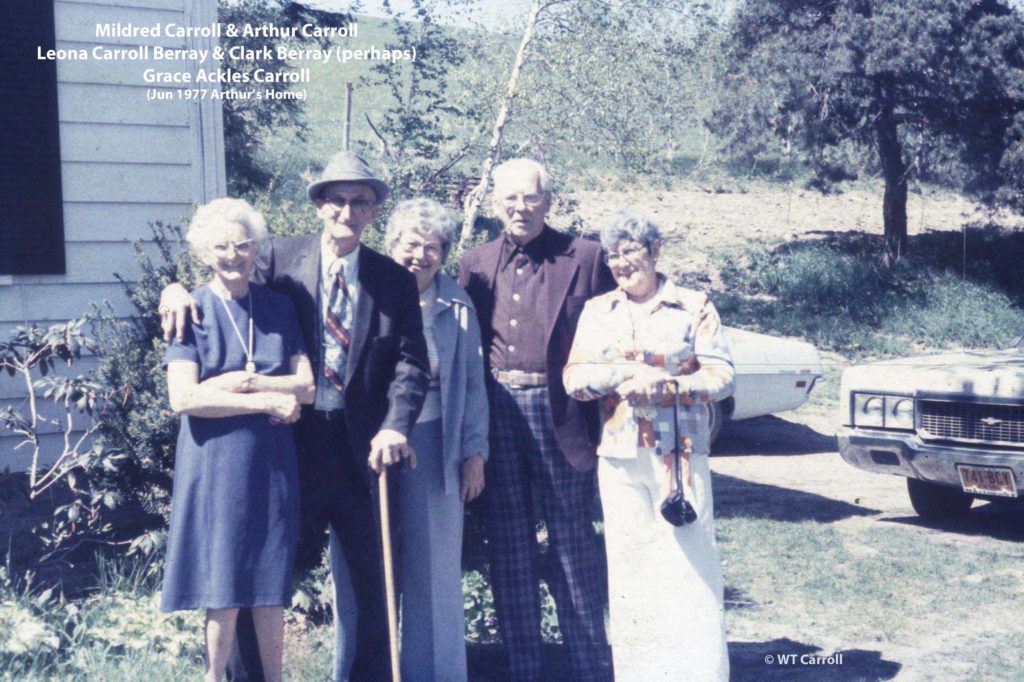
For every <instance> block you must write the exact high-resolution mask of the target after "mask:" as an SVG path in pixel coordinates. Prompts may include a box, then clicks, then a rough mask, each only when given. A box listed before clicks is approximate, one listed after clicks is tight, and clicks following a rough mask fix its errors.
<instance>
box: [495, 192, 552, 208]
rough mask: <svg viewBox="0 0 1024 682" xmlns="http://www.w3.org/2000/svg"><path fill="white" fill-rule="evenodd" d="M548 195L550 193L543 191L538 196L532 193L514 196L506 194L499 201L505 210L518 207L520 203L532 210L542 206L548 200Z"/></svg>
mask: <svg viewBox="0 0 1024 682" xmlns="http://www.w3.org/2000/svg"><path fill="white" fill-rule="evenodd" d="M549 194H550V193H549V192H548V191H547V190H544V191H543V192H540V193H539V194H537V193H532V192H531V193H530V194H523V193H522V192H516V193H514V194H506V195H505V196H503V197H501V198H500V199H499V201H500V202H501V205H502V206H503V207H504V208H505V209H506V210H507V209H510V208H515V207H516V206H518V205H519V202H520V201H522V202H523V206H525V207H526V208H529V209H531V210H532V209H535V208H538V207H540V206H541V205H543V203H544V201H545V200H546V199H547V198H548V195H549Z"/></svg>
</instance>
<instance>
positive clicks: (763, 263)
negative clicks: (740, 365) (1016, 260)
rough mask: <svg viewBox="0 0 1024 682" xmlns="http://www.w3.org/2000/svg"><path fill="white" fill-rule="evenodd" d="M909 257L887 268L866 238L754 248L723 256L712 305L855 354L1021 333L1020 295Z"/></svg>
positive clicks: (738, 318) (930, 259) (973, 342)
mask: <svg viewBox="0 0 1024 682" xmlns="http://www.w3.org/2000/svg"><path fill="white" fill-rule="evenodd" d="M912 253H914V254H915V255H912V256H911V257H908V258H904V259H902V260H901V261H899V262H898V263H896V265H895V266H893V267H892V268H889V269H886V268H883V267H882V266H880V265H879V264H878V257H877V254H878V248H877V245H875V244H874V243H873V241H872V240H871V239H869V238H861V237H858V238H849V237H844V236H842V235H841V236H840V237H839V238H836V239H832V240H828V241H815V242H796V243H790V244H786V245H783V246H780V247H777V248H774V249H773V248H771V247H770V246H768V245H766V244H755V245H754V246H752V247H751V248H750V249H749V250H748V252H747V253H745V254H743V256H742V257H740V258H738V259H734V260H729V261H724V259H721V257H720V260H723V262H722V263H721V269H720V272H721V276H722V281H723V283H724V284H725V291H724V292H721V293H720V294H718V295H717V296H716V304H717V305H718V307H719V309H720V312H721V314H722V317H723V318H724V319H725V320H726V322H727V323H731V324H739V325H741V326H747V327H752V328H755V329H759V330H763V331H766V332H773V333H781V334H786V335H793V336H803V337H805V338H807V339H808V340H810V341H812V342H813V343H815V344H816V345H818V346H819V347H821V348H824V349H828V350H834V351H839V352H845V353H850V354H853V355H864V354H876V355H877V354H881V355H892V354H901V353H907V352H911V351H919V350H922V349H927V348H945V347H975V348H978V347H989V348H992V347H1002V346H1005V345H1007V344H1008V343H1009V342H1011V341H1012V340H1013V339H1014V338H1015V337H1016V336H1017V335H1019V334H1020V333H1021V332H1022V331H1024V313H1022V311H1021V310H1020V308H1019V307H1017V305H1016V304H1015V299H1017V295H1018V293H1017V292H1014V291H1010V292H1009V293H1007V292H1006V291H1004V290H1002V289H1001V288H1000V286H999V284H998V283H996V282H994V281H993V280H992V279H990V278H989V277H987V276H985V275H983V274H982V273H978V272H970V271H968V272H966V273H964V272H961V273H956V272H953V271H951V269H950V267H949V265H948V263H943V262H942V261H941V260H940V261H939V262H936V261H937V260H938V259H936V258H935V257H934V255H935V254H934V253H931V254H929V252H925V253H923V254H920V255H916V251H912ZM1017 300H1019V299H1017Z"/></svg>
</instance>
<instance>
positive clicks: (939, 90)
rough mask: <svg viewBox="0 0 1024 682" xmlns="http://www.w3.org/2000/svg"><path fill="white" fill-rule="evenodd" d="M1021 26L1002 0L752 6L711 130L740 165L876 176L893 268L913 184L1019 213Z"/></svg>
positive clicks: (902, 245)
mask: <svg viewBox="0 0 1024 682" xmlns="http://www.w3.org/2000/svg"><path fill="white" fill-rule="evenodd" d="M1022 19H1024V17H1022V16H1021V13H1020V11H1019V10H1016V9H1013V8H1011V7H1010V6H1008V5H1007V4H1006V3H1005V2H1001V1H1000V0H915V2H903V1H902V0H748V1H747V2H745V3H743V4H742V5H741V6H740V7H739V8H738V10H737V13H736V15H735V21H734V25H733V27H732V30H731V35H730V38H729V44H728V51H727V75H726V77H725V79H724V81H723V84H722V93H721V100H720V106H719V109H718V111H717V113H716V114H715V116H714V117H713V120H712V122H711V125H712V128H713V129H714V130H715V131H716V132H717V133H719V134H720V135H722V136H723V138H724V141H725V145H726V147H727V149H728V150H729V152H730V153H732V154H735V155H736V156H739V157H745V158H747V159H757V158H759V157H760V158H763V157H766V156H770V155H777V154H779V153H780V152H781V153H783V154H785V153H786V152H788V151H789V150H790V149H791V148H793V149H796V150H798V151H800V152H803V154H804V156H803V159H802V160H803V161H804V162H806V164H807V165H808V166H809V167H810V169H811V170H812V171H813V172H814V176H815V183H816V184H817V185H818V186H819V187H822V188H824V187H827V186H828V185H829V184H831V183H833V182H837V181H840V180H844V179H850V178H853V177H856V176H857V175H858V173H859V172H860V171H862V170H864V168H865V166H867V167H868V170H871V171H875V170H880V172H881V175H882V176H883V177H884V179H885V195H884V199H883V218H884V224H885V253H884V260H885V262H887V263H891V262H893V261H895V260H897V259H898V258H899V257H900V256H901V255H902V254H904V253H905V252H906V248H907V211H906V204H907V183H908V180H909V179H910V178H912V177H915V176H916V177H923V178H925V179H932V180H937V181H941V182H944V183H946V184H948V185H949V186H952V187H955V188H957V189H960V190H962V191H965V192H967V193H969V194H971V195H973V196H976V197H978V198H980V199H982V200H988V201H995V202H1000V203H1002V204H1004V205H1009V206H1011V207H1012V208H1015V209H1017V210H1021V209H1024V192H1022V189H1021V188H1022V185H1024V21H1022Z"/></svg>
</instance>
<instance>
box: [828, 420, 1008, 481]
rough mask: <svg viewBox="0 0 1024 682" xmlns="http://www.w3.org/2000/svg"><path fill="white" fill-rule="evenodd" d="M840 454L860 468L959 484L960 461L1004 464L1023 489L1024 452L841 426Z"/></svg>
mask: <svg viewBox="0 0 1024 682" xmlns="http://www.w3.org/2000/svg"><path fill="white" fill-rule="evenodd" d="M836 438H837V439H838V440H839V454H840V455H842V458H843V459H844V460H846V462H847V463H848V464H851V465H853V466H855V467H857V468H858V469H864V470H865V471H873V472H876V473H881V474H895V475H897V476H907V477H908V478H917V479H920V480H922V481H929V482H932V483H943V484H946V485H951V486H956V487H958V488H959V487H960V474H959V473H958V472H957V468H956V467H957V465H958V464H967V465H971V466H988V467H1004V468H1007V469H1010V470H1011V471H1013V477H1014V479H1015V481H1016V484H1017V488H1018V490H1020V489H1022V488H1024V451H1021V450H994V449H993V450H986V449H983V448H966V447H958V446H955V445H939V444H932V443H927V442H925V441H922V440H921V439H920V438H918V437H917V436H916V435H915V434H913V433H898V432H892V431H879V430H876V429H857V428H850V427H845V426H844V427H842V428H840V429H839V431H838V433H837V434H836Z"/></svg>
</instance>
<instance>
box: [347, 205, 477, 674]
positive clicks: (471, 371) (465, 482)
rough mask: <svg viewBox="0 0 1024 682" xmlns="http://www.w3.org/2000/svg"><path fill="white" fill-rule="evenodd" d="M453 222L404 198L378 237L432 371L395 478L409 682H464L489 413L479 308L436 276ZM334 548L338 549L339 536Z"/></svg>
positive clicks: (442, 213) (440, 211)
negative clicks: (407, 283)
mask: <svg viewBox="0 0 1024 682" xmlns="http://www.w3.org/2000/svg"><path fill="white" fill-rule="evenodd" d="M455 227H456V225H455V219H454V217H453V216H452V214H451V212H449V211H448V210H446V209H445V208H443V207H442V206H441V205H440V204H438V203H437V202H435V201H432V200H430V199H411V200H407V201H403V202H401V203H399V204H398V205H397V206H396V207H395V209H394V210H393V211H392V213H391V217H390V218H389V220H388V225H387V231H386V235H385V244H386V247H387V250H388V252H389V253H390V255H391V257H392V258H394V259H395V261H397V262H398V263H400V264H401V265H403V266H404V267H405V268H406V269H408V270H409V271H410V272H412V273H413V274H414V275H415V276H416V282H417V284H418V285H419V291H420V310H421V311H422V313H423V332H424V336H425V337H426V341H427V352H428V357H429V359H430V372H431V381H430V390H429V391H428V393H427V397H426V399H425V401H424V404H423V410H422V411H421V413H420V416H419V418H418V419H417V422H416V426H415V427H414V428H413V431H412V434H411V435H410V439H409V440H410V442H411V443H412V446H413V448H414V450H415V452H416V462H417V464H416V468H415V469H411V468H405V469H403V470H402V471H401V473H400V474H399V477H398V519H399V528H400V531H399V562H400V567H399V573H400V580H399V587H400V590H401V593H402V602H401V609H402V646H401V651H402V653H401V666H402V679H403V680H406V681H407V682H408V681H413V682H415V681H416V680H425V681H430V682H433V681H435V680H436V681H438V682H448V681H454V682H462V681H464V680H465V679H466V645H465V616H464V613H463V598H462V566H461V559H462V529H463V525H462V522H463V506H464V504H465V503H466V502H469V501H471V500H473V499H475V498H476V497H477V496H478V495H479V494H480V493H481V491H483V488H484V463H485V461H486V459H487V454H488V445H487V436H488V409H487V389H486V386H485V385H484V365H483V351H482V350H481V344H480V327H479V324H478V323H477V316H476V311H475V310H474V308H473V304H472V302H471V301H470V298H469V296H468V295H467V294H466V292H465V291H464V290H463V289H462V287H460V286H459V285H458V284H457V283H456V282H455V280H454V279H452V278H451V277H449V276H447V275H445V274H442V273H441V272H440V270H441V266H442V265H443V264H444V261H445V258H446V257H447V255H448V252H449V250H450V248H451V245H452V242H453V240H454V238H455ZM331 551H332V552H340V548H339V547H338V545H337V543H336V542H333V541H332V543H331ZM332 565H335V566H337V565H342V563H341V562H337V561H335V562H333V564H332ZM334 581H335V598H336V604H337V609H338V611H337V612H338V617H340V618H352V617H353V616H354V614H353V613H352V611H351V607H350V605H351V604H352V603H353V601H352V599H351V587H350V586H349V585H348V581H347V580H345V577H344V576H339V575H335V576H334ZM337 631H339V632H340V631H342V628H338V629H337ZM344 649H345V647H341V648H340V649H339V650H344Z"/></svg>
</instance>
